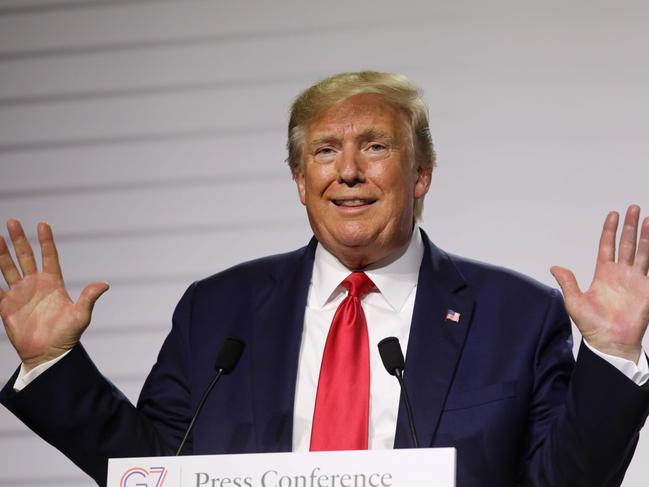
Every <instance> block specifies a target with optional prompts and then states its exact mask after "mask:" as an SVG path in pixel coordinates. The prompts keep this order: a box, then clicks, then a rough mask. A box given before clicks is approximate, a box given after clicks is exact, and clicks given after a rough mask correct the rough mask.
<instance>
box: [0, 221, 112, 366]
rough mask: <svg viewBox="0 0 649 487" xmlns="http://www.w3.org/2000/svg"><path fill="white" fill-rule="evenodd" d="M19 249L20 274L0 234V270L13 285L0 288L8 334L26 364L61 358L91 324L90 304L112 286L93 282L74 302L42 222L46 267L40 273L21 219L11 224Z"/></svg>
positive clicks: (0, 306)
mask: <svg viewBox="0 0 649 487" xmlns="http://www.w3.org/2000/svg"><path fill="white" fill-rule="evenodd" d="M7 226H8V228H9V233H10V235H11V239H12V241H13V244H14V247H15V249H16V255H17V256H18V262H19V264H20V268H21V270H22V275H21V273H20V272H18V269H17V267H16V266H15V264H14V262H13V260H12V258H11V256H10V254H9V251H8V248H7V246H6V244H5V242H4V239H3V238H2V237H0V269H1V270H2V274H3V275H4V277H5V280H6V281H7V284H9V290H8V291H7V292H5V291H2V290H1V289H0V317H2V322H3V323H4V326H5V329H6V331H7V336H8V337H9V340H10V341H11V343H12V345H13V346H14V348H15V349H16V351H17V352H18V355H19V356H20V358H21V360H22V362H23V364H25V365H26V366H27V367H28V368H32V367H35V366H37V365H39V364H41V363H43V362H45V361H48V360H51V359H53V358H56V357H58V356H59V355H61V354H62V353H64V352H65V351H67V350H70V349H71V348H72V347H73V346H74V345H75V344H76V343H77V342H78V341H79V339H80V337H81V334H82V333H83V331H84V330H85V329H86V327H87V326H88V324H89V323H90V316H91V312H92V306H93V304H94V302H95V301H96V300H97V298H98V297H99V296H100V295H101V294H102V293H103V292H104V291H106V290H107V289H108V285H107V284H105V283H93V284H90V285H88V286H86V288H85V289H84V290H83V291H82V293H81V296H80V297H79V300H78V301H77V302H76V303H74V302H73V301H72V299H70V296H69V294H68V292H67V291H66V289H65V286H64V284H63V276H62V274H61V269H60V266H59V261H58V256H57V253H56V246H55V245H54V240H53V238H52V233H51V229H50V228H49V226H48V225H46V224H40V225H39V229H38V230H39V241H40V244H41V253H42V254H43V270H42V271H41V272H37V270H36V262H35V260H34V257H33V253H32V249H31V246H30V245H29V242H28V241H27V239H26V238H25V235H24V232H23V230H22V227H21V226H20V223H19V222H17V221H15V220H12V221H10V222H9V223H8V224H7Z"/></svg>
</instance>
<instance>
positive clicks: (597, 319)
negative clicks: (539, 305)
mask: <svg viewBox="0 0 649 487" xmlns="http://www.w3.org/2000/svg"><path fill="white" fill-rule="evenodd" d="M619 218H620V217H619V215H618V213H617V212H611V213H609V214H608V216H607V217H606V221H605V222H604V228H603V230H602V236H601V238H600V241H599V251H598V254H597V264H596V267H595V276H594V277H593V281H592V283H591V285H590V288H589V289H588V290H587V291H586V292H582V291H581V290H580V289H579V285H578V284H577V280H576V279H575V276H574V274H573V273H572V272H571V271H570V270H568V269H565V268H563V267H556V266H555V267H552V268H551V269H550V272H552V275H553V276H554V278H555V279H556V280H557V282H558V283H559V286H561V290H562V291H563V295H564V298H565V301H566V308H567V309H568V313H569V314H570V317H571V318H572V320H573V321H574V322H575V325H576V326H577V328H578V329H579V331H580V332H581V334H582V335H583V337H584V338H585V339H586V340H587V341H588V343H589V344H590V345H591V346H592V347H594V348H596V349H597V350H599V351H601V352H604V353H608V354H609V355H615V356H618V357H623V358H626V359H628V360H632V361H633V362H636V363H637V362H638V360H639V358H640V353H641V352H642V338H643V336H644V334H645V332H646V330H647V324H648V323H649V277H647V271H648V270H649V217H647V218H645V219H644V221H643V222H642V227H641V229H640V239H639V240H638V222H639V220H640V207H638V206H636V205H632V206H630V207H629V208H628V209H627V212H626V216H625V218H624V225H623V227H622V234H621V236H620V246H619V249H618V252H617V261H616V258H615V257H616V256H615V254H616V252H615V237H616V234H617V226H618V222H619Z"/></svg>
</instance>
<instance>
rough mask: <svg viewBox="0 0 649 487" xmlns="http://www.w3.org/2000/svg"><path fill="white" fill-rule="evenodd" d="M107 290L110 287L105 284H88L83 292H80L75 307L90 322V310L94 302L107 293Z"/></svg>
mask: <svg viewBox="0 0 649 487" xmlns="http://www.w3.org/2000/svg"><path fill="white" fill-rule="evenodd" d="M109 288H110V286H109V284H108V283H107V282H93V283H91V284H88V285H87V286H86V287H84V288H83V291H81V294H80V295H79V299H77V302H76V304H75V306H76V307H77V308H78V310H79V312H80V313H81V314H83V315H84V316H86V317H87V319H88V320H90V315H91V314H92V308H94V306H95V302H96V301H97V300H98V299H99V297H100V296H101V295H102V294H104V293H105V292H106V291H108V289H109Z"/></svg>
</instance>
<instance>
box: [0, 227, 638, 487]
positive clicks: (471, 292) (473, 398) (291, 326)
mask: <svg viewBox="0 0 649 487" xmlns="http://www.w3.org/2000/svg"><path fill="white" fill-rule="evenodd" d="M424 244H425V248H426V249H425V254H424V259H423V262H422V265H421V269H420V273H419V282H418V286H417V297H416V301H415V308H414V313H413V319H412V326H411V330H410V338H409V346H408V350H407V356H406V379H405V380H406V383H407V387H408V389H409V391H410V394H411V399H412V406H413V410H414V416H415V423H416V427H417V431H418V434H419V437H420V442H421V444H422V446H427V447H428V446H454V447H456V448H457V452H458V460H457V464H458V472H457V482H458V486H459V487H468V486H481V487H485V486H487V487H489V486H493V487H506V486H513V485H534V486H568V485H571V486H572V485H580V486H588V487H594V486H612V485H618V484H619V483H620V481H621V478H622V476H623V473H624V469H625V468H626V465H627V464H628V462H629V460H630V458H631V455H632V452H633V449H634V446H635V443H636V441H637V437H638V432H639V430H640V428H641V426H642V424H643V423H644V421H645V419H646V417H647V413H648V411H649V387H638V386H636V385H635V384H633V383H632V382H631V381H629V380H628V379H627V378H626V377H624V376H623V375H622V374H620V373H619V372H618V371H617V370H615V369H614V368H613V367H611V366H610V365H609V364H607V363H606V362H604V361H602V360H601V359H599V358H598V357H597V356H595V355H594V354H592V353H591V352H590V351H589V350H588V349H587V348H586V347H584V346H582V348H581V350H580V353H579V359H578V361H577V364H576V366H575V364H574V361H573V357H572V353H571V349H572V340H571V329H570V322H569V319H568V316H567V314H566V312H565V309H564V306H563V301H562V298H561V296H560V294H559V293H558V292H557V291H556V290H552V289H550V288H547V287H545V286H543V285H541V284H539V283H537V282H534V281H532V280H531V279H528V278H526V277H524V276H521V275H518V274H515V273H513V272H510V271H506V270H503V269H499V268H495V267H491V266H487V265H485V264H480V263H477V262H473V261H469V260H466V259H462V258H458V257H453V256H449V255H447V254H445V253H444V252H443V251H441V250H439V249H438V248H437V247H435V246H434V245H433V244H432V243H431V242H430V241H429V240H428V238H427V237H426V236H425V234H424ZM315 246H316V241H315V240H312V241H311V243H310V244H309V245H308V246H307V247H304V248H302V249H299V250H297V251H294V252H291V253H287V254H283V255H277V256H272V257H267V258H263V259H259V260H256V261H252V262H248V263H244V264H241V265H239V266H236V267H234V268H231V269H229V270H226V271H224V272H221V273H219V274H216V275H214V276H212V277H210V278H207V279H205V280H203V281H199V282H197V283H194V284H193V285H192V286H191V287H190V288H189V289H188V290H187V292H186V293H185V295H184V296H183V298H182V299H181V301H180V303H179V304H178V306H177V308H176V311H175V313H174V319H173V327H172V331H171V332H170V334H169V336H168V337H167V339H166V341H165V343H164V345H163V347H162V349H161V351H160V354H159V357H158V360H157V363H156V364H155V366H154V367H153V369H152V371H151V373H150V375H149V377H148V378H147V380H146V383H145V384H144V387H143V389H142V393H141V396H140V399H139V401H138V405H137V408H136V407H134V406H132V405H131V404H130V403H129V402H128V400H126V398H125V397H124V396H123V395H122V394H121V393H120V392H119V391H118V390H117V389H116V388H115V387H114V386H113V385H112V384H111V383H110V382H109V381H108V380H107V379H106V378H104V377H103V376H102V375H101V374H100V373H99V371H98V370H97V369H96V368H95V367H94V365H93V364H92V362H91V360H90V358H89V357H88V356H87V354H86V353H85V351H84V349H83V347H82V346H81V345H79V346H77V347H75V348H74V349H73V350H72V352H71V353H70V354H68V355H67V356H66V357H65V358H64V359H63V360H61V361H60V362H58V363H57V364H56V365H55V366H53V367H52V368H51V369H49V370H48V371H46V372H45V373H44V374H43V375H42V376H41V377H39V378H38V379H37V380H36V381H34V382H33V383H32V384H30V385H29V386H28V387H27V388H25V389H24V390H23V391H21V392H20V393H14V392H13V389H12V384H13V382H14V380H15V375H14V377H12V378H11V379H10V381H9V383H8V384H7V386H5V388H4V389H3V390H2V392H1V393H0V400H1V401H2V403H3V404H4V405H5V406H7V407H8V408H9V409H11V410H12V411H13V412H14V413H15V414H16V415H17V416H18V417H19V418H21V419H22V420H23V421H24V422H25V423H26V424H27V425H28V426H29V427H30V428H32V429H33V430H34V431H36V432H37V433H38V434H39V435H40V436H42V437H43V438H44V439H45V440H47V441H48V442H50V443H51V444H53V445H54V446H56V447H57V448H59V449H60V450H62V451H63V452H64V453H65V454H66V455H67V456H68V457H70V458H71V459H72V460H73V461H74V462H75V463H76V464H77V465H79V466H80V467H81V468H82V469H83V470H84V471H86V472H87V473H88V474H89V475H91V476H92V477H93V478H94V479H95V480H96V481H97V482H98V483H99V484H104V483H105V481H106V468H107V459H108V458H109V457H120V456H121V457H124V456H149V455H163V454H166V455H169V454H173V453H174V451H175V449H176V448H177V446H178V444H179V442H180V439H181V438H182V435H183V433H184V430H185V429H186V427H187V425H188V421H189V418H190V416H191V414H192V412H193V411H194V409H195V407H196V405H197V402H198V400H199V399H200V396H201V394H202V393H203V391H204V389H205V387H206V386H207V384H208V382H209V381H210V379H211V377H212V375H213V373H214V370H213V364H214V361H215V357H216V354H217V352H218V349H219V348H220V345H221V344H222V342H223V340H224V339H225V338H226V337H228V336H230V335H236V336H240V337H241V338H243V339H244V340H245V341H246V343H247V344H248V346H247V348H246V350H245V352H244V355H243V357H242V359H241V362H240V363H239V365H238V367H237V368H236V370H235V371H234V372H233V373H232V374H231V375H229V376H227V377H225V378H224V379H223V380H222V381H221V383H220V384H219V385H218V390H216V391H214V393H213V394H212V395H211V397H210V398H209V400H208V402H207V404H206V407H205V410H204V412H203V414H202V417H201V418H200V419H199V420H198V422H197V424H196V427H195V430H194V434H193V438H192V442H191V444H190V445H189V448H188V449H189V451H193V452H194V453H201V454H212V453H240V452H277V451H290V450H291V440H292V422H293V401H294V392H295V381H296V374H297V363H298V355H299V349H300V340H301V336H302V328H303V322H304V310H305V306H306V299H307V292H308V288H309V282H310V278H311V272H312V268H313V258H314V252H315ZM449 309H452V310H455V311H457V312H459V313H460V315H461V318H460V321H459V323H457V324H456V323H454V322H452V321H447V320H445V317H446V313H447V311H448V310H449ZM370 326H371V325H370ZM375 373H384V371H378V372H375ZM89 438H90V439H89ZM409 446H410V439H409V435H408V428H407V422H406V417H405V411H404V409H403V404H402V405H401V406H400V408H399V416H398V424H397V431H396V439H395V447H397V448H404V447H409Z"/></svg>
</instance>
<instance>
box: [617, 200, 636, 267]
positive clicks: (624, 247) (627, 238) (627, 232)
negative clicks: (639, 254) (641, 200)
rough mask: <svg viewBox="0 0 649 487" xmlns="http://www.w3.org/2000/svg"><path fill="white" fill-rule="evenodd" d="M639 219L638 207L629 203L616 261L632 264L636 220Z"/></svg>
mask: <svg viewBox="0 0 649 487" xmlns="http://www.w3.org/2000/svg"><path fill="white" fill-rule="evenodd" d="M639 219H640V207H639V206H638V205H631V206H629V208H628V209H627V210H626V216H625V217H624V225H622V235H620V251H619V255H618V259H617V260H618V262H621V263H624V264H628V265H633V261H634V260H635V248H636V240H637V238H638V220H639Z"/></svg>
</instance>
